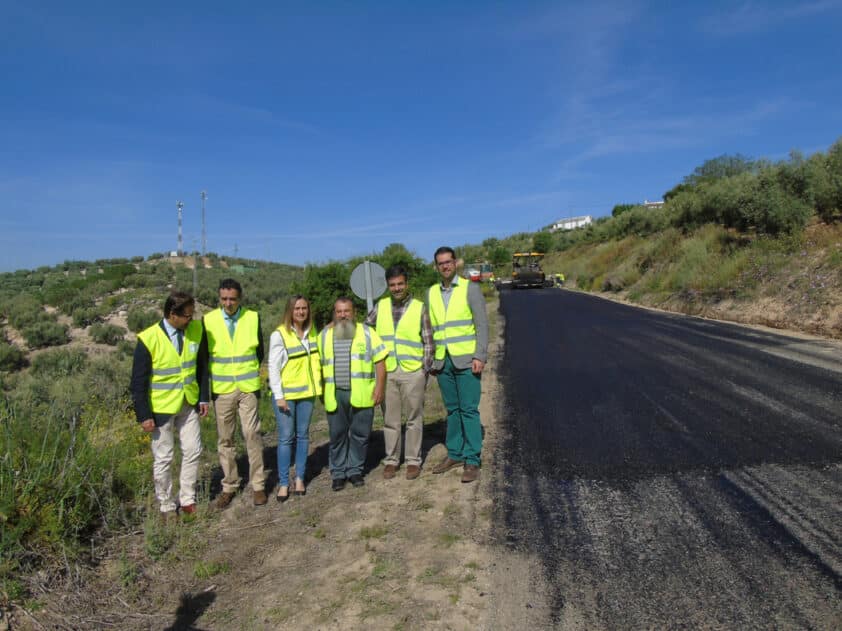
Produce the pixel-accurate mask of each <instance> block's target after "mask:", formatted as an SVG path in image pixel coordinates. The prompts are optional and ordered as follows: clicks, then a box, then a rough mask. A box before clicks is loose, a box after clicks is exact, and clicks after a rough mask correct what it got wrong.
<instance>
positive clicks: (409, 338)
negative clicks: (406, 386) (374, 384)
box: [375, 296, 424, 372]
mask: <svg viewBox="0 0 842 631" xmlns="http://www.w3.org/2000/svg"><path fill="white" fill-rule="evenodd" d="M423 310H424V303H423V302H421V301H420V300H416V299H415V298H410V299H409V305H408V306H407V307H406V311H404V312H403V315H402V316H401V319H400V320H399V321H398V326H397V330H395V323H394V322H393V318H392V298H391V296H386V297H385V298H383V299H382V300H380V302H378V303H377V323H376V326H375V330H376V331H377V334H378V335H379V336H380V338H381V339H382V340H383V341H384V342H385V343H386V347H387V348H388V349H389V356H388V357H387V358H386V370H387V371H389V372H392V371H393V370H395V368H397V367H398V366H400V367H401V370H403V371H405V372H414V371H416V370H420V369H421V366H423V365H424V344H423V342H422V340H421V313H422V312H423Z"/></svg>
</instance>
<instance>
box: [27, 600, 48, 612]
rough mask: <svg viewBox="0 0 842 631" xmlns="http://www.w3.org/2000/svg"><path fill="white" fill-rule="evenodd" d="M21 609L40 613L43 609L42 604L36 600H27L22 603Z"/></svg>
mask: <svg viewBox="0 0 842 631" xmlns="http://www.w3.org/2000/svg"><path fill="white" fill-rule="evenodd" d="M23 608H24V609H26V610H27V611H32V612H35V611H40V610H41V609H43V608H44V603H43V602H41V601H40V600H38V599H37V598H28V599H26V600H24V601H23Z"/></svg>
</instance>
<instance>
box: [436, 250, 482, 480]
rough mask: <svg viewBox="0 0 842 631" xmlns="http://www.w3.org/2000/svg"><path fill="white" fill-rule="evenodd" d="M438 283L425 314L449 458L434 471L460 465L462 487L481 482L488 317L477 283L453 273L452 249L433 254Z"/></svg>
mask: <svg viewBox="0 0 842 631" xmlns="http://www.w3.org/2000/svg"><path fill="white" fill-rule="evenodd" d="M434 259H435V263H436V269H437V270H438V272H439V277H440V281H439V282H438V283H436V284H435V285H433V286H432V287H430V290H429V292H428V293H427V309H428V310H429V313H430V323H431V324H432V326H433V339H434V340H435V344H436V354H435V360H434V361H433V369H432V371H431V372H432V373H433V374H435V375H436V377H437V379H438V382H439V389H440V390H441V396H442V399H443V400H444V405H445V407H446V408H447V436H446V439H445V442H446V444H447V457H446V458H445V459H444V460H442V461H441V462H440V463H438V464H437V465H436V466H435V467H433V473H444V472H445V471H449V470H450V469H453V468H454V467H458V466H459V465H463V470H462V482H473V481H474V480H476V479H477V478H478V477H479V467H480V463H481V459H480V455H481V453H482V424H481V422H480V418H479V398H480V394H481V392H482V388H481V385H480V377H481V376H482V369H483V368H484V367H485V362H486V360H487V359H488V316H487V315H486V313H485V298H483V295H482V290H480V288H479V284H478V283H471V282H469V281H468V280H466V279H464V278H460V277H459V276H458V275H457V274H456V255H455V253H454V252H453V248H449V247H447V246H442V247H440V248H439V249H438V250H436V253H435V256H434Z"/></svg>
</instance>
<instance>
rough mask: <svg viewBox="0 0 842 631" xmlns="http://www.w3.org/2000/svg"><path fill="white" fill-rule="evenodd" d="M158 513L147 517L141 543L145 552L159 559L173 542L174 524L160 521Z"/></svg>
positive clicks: (156, 559)
mask: <svg viewBox="0 0 842 631" xmlns="http://www.w3.org/2000/svg"><path fill="white" fill-rule="evenodd" d="M160 520H161V518H160V517H159V516H158V515H154V516H151V517H148V518H147V519H146V523H145V524H144V527H143V544H144V549H145V550H146V554H148V555H149V556H150V557H151V558H152V559H153V560H155V561H159V560H160V559H162V558H163V556H164V555H165V554H166V553H167V551H168V550H169V549H170V548H171V547H172V545H173V543H174V542H175V524H167V523H163V522H162V521H160Z"/></svg>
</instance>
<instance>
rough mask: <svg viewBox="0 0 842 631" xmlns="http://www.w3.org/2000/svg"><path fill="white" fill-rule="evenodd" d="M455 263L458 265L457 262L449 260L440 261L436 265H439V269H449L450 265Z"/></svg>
mask: <svg viewBox="0 0 842 631" xmlns="http://www.w3.org/2000/svg"><path fill="white" fill-rule="evenodd" d="M454 263H456V261H454V260H453V259H449V260H447V261H439V262H438V263H436V265H438V266H439V267H448V266H449V265H453V264H454Z"/></svg>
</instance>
